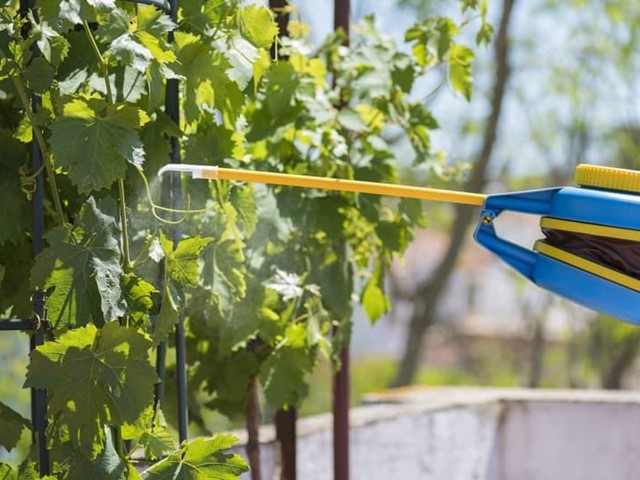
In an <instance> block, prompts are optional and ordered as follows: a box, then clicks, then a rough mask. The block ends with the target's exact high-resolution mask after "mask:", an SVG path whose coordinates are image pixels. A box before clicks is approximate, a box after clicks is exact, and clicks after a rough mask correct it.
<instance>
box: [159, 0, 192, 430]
mask: <svg viewBox="0 0 640 480" xmlns="http://www.w3.org/2000/svg"><path fill="white" fill-rule="evenodd" d="M169 4H170V7H171V10H170V15H171V19H172V20H173V21H174V22H177V21H178V0H170V1H169ZM169 41H170V42H173V41H174V35H173V32H169ZM165 100H166V101H165V111H166V113H167V115H168V116H169V117H170V118H171V119H172V120H173V121H174V122H175V123H176V125H180V84H179V83H178V80H177V79H169V80H167V90H166V99H165ZM170 141H171V163H180V142H179V139H178V138H177V137H171V139H170ZM167 180H168V181H167V182H165V183H164V184H163V188H167V189H169V190H170V192H171V193H170V196H171V200H170V202H171V205H172V206H174V207H177V206H178V204H179V202H180V197H181V187H180V179H179V177H177V176H172V177H169V178H168V179H167ZM180 236H181V231H180V228H179V226H176V227H175V228H174V230H173V243H174V247H175V246H176V245H177V244H178V242H179V241H180ZM175 344H176V381H177V389H178V435H179V438H180V441H181V442H182V441H184V440H186V439H187V438H188V426H189V411H188V404H187V359H186V350H187V347H186V342H185V332H184V314H182V313H181V314H180V317H179V320H178V324H177V325H176V332H175Z"/></svg>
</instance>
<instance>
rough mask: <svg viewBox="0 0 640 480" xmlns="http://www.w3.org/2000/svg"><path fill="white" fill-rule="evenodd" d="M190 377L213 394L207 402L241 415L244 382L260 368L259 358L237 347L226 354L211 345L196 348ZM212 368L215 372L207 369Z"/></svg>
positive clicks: (215, 407) (245, 392) (249, 380)
mask: <svg viewBox="0 0 640 480" xmlns="http://www.w3.org/2000/svg"><path fill="white" fill-rule="evenodd" d="M196 355H198V359H199V360H200V362H198V363H197V364H196V365H197V366H196V368H195V369H194V370H195V371H194V376H193V381H194V383H195V384H202V385H203V388H204V389H205V390H206V391H207V392H208V393H210V394H215V397H214V398H213V400H211V401H210V402H209V403H208V404H207V406H208V407H210V408H212V409H215V410H217V411H219V412H221V413H222V414H223V415H227V416H228V417H231V418H237V417H240V416H242V415H244V412H245V409H246V405H247V398H248V393H247V392H248V386H249V383H250V382H251V379H252V378H255V376H256V375H257V374H258V372H259V371H260V360H259V359H258V358H257V357H256V355H254V354H253V353H252V352H249V351H248V350H247V349H244V348H241V349H238V350H235V351H233V352H231V353H229V354H227V355H219V354H218V353H217V352H216V351H215V350H214V349H213V348H210V349H209V350H208V351H207V352H198V353H196ZM212 371H215V372H216V374H215V375H211V372H212Z"/></svg>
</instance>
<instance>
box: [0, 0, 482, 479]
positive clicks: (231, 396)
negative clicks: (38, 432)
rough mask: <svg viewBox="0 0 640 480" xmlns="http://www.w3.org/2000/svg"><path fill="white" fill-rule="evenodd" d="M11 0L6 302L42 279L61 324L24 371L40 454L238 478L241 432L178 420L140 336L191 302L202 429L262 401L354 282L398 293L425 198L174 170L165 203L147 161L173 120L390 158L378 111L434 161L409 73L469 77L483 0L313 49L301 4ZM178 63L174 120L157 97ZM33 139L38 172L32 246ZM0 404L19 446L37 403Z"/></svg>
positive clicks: (284, 152)
mask: <svg viewBox="0 0 640 480" xmlns="http://www.w3.org/2000/svg"><path fill="white" fill-rule="evenodd" d="M16 3H17V2H13V1H8V2H4V3H3V5H4V6H2V8H1V10H0V93H1V95H0V109H1V110H2V115H1V116H0V142H1V143H2V145H3V155H1V156H0V204H1V205H4V206H8V205H10V206H11V208H3V209H1V210H0V247H1V248H0V312H5V313H4V314H3V315H4V316H5V317H21V318H28V317H30V316H31V314H32V306H31V304H30V301H29V298H30V296H31V292H32V291H34V290H36V289H42V290H45V291H46V292H47V300H46V308H47V312H48V318H49V320H50V321H51V324H52V331H51V332H50V338H48V341H47V342H46V343H45V344H44V345H42V346H40V347H38V348H37V349H36V350H35V351H34V352H33V353H32V355H31V358H30V364H29V368H28V373H27V376H26V379H25V384H24V386H25V387H30V388H41V389H47V391H48V394H49V405H48V421H49V424H48V430H47V438H48V442H49V444H48V445H47V446H48V448H49V449H50V450H51V455H52V460H53V467H52V472H53V477H52V478H105V479H106V478H109V479H119V478H127V479H134V478H149V479H163V478H196V476H197V478H229V479H231V478H237V476H239V475H240V474H241V473H243V472H244V471H246V470H247V465H246V463H245V462H244V460H242V458H241V457H239V456H238V455H236V454H232V453H229V452H228V449H229V448H230V447H232V446H233V444H234V442H235V440H234V438H233V437H231V436H228V435H218V436H215V437H213V438H210V439H204V438H198V439H195V440H193V441H190V442H185V443H183V444H182V445H177V444H176V442H175V440H174V439H173V436H172V431H173V430H172V428H173V426H174V418H173V414H172V411H171V410H172V409H171V408H170V401H169V399H167V398H164V399H160V402H159V403H156V402H154V385H155V384H156V382H158V381H159V379H158V378H157V376H156V373H155V369H154V367H153V363H152V361H151V360H150V358H151V354H152V352H153V351H154V349H155V348H156V347H157V346H158V345H159V344H160V343H162V342H169V344H170V342H171V336H170V333H172V332H173V330H174V327H175V325H176V324H177V323H178V320H179V318H180V315H181V314H184V318H185V328H186V332H187V344H188V354H187V364H188V372H189V399H190V402H189V404H190V406H191V407H192V408H193V409H194V411H193V412H192V413H193V414H192V416H191V418H192V421H193V422H194V423H195V424H197V425H198V426H199V427H200V431H204V432H207V431H208V429H207V424H206V422H205V420H204V419H203V416H202V415H200V413H199V410H200V409H215V410H218V411H220V412H222V413H224V414H225V415H228V416H232V417H233V416H238V415H243V414H244V411H245V407H246V403H247V398H248V392H249V386H250V385H251V384H252V382H254V380H255V379H258V380H259V382H260V384H261V386H262V389H263V391H264V395H265V398H266V400H267V402H268V403H269V404H270V405H271V406H273V407H274V408H282V407H295V406H297V405H298V404H299V403H300V401H301V400H302V399H303V398H304V396H305V392H306V387H305V383H304V378H305V375H306V373H307V372H310V371H311V370H312V369H313V368H314V366H315V364H316V362H317V361H318V358H319V356H320V355H324V356H326V357H330V358H335V356H336V353H337V352H338V351H339V350H340V348H341V347H342V346H343V345H344V344H345V342H348V337H349V331H350V328H349V321H350V312H351V304H352V301H353V299H354V296H355V297H357V298H359V301H360V303H361V304H362V305H363V307H364V309H365V311H366V312H367V314H368V315H369V317H370V319H371V320H372V321H375V320H376V319H378V318H379V317H380V316H382V315H383V314H384V313H385V312H386V311H387V310H388V309H389V301H388V299H387V297H386V296H385V293H384V276H385V270H386V269H387V268H388V267H389V264H390V261H391V260H392V258H393V257H394V256H395V255H397V254H399V253H401V252H402V251H403V250H404V249H405V248H406V246H407V244H408V242H409V241H410V239H411V236H412V232H413V230H414V229H415V228H416V227H417V226H421V225H424V218H423V216H422V212H421V208H420V204H419V203H418V202H417V201H411V200H401V201H399V202H392V201H388V200H385V199H381V198H374V197H370V196H365V195H356V194H349V193H335V192H321V191H306V190H301V189H291V188H284V187H280V188H270V187H266V186H263V185H247V184H240V183H233V182H210V183H207V182H202V181H201V182H192V181H190V180H187V179H182V180H181V188H182V189H183V190H184V191H185V192H188V195H185V196H184V197H185V199H186V200H185V201H184V202H183V205H178V206H177V208H176V209H172V208H169V205H168V203H167V202H166V200H167V199H166V198H162V197H161V195H160V192H159V188H158V182H156V181H155V180H154V179H155V178H156V174H157V172H158V170H159V168H161V167H162V166H163V165H165V164H166V163H167V162H168V161H169V154H170V151H171V139H172V138H178V139H179V141H180V148H181V154H182V158H185V159H186V160H187V161H188V162H189V163H203V164H209V165H221V166H230V167H240V168H248V169H260V170H272V171H280V172H289V173H297V174H310V175H320V176H330V177H341V178H351V179H359V180H368V181H380V182H397V181H398V178H399V173H398V165H397V158H396V154H395V153H394V150H393V149H392V148H391V145H390V143H389V139H388V132H389V131H390V130H393V131H396V132H400V133H401V134H402V136H403V137H404V138H406V139H407V141H408V143H409V145H410V146H411V148H412V151H413V152H414V158H413V160H412V162H411V163H412V165H413V166H419V165H421V164H424V165H433V164H435V162H436V160H435V157H434V156H433V155H432V153H431V148H430V141H429V133H430V131H431V130H433V129H435V128H437V127H438V123H437V121H436V119H435V118H434V116H433V115H432V113H431V111H430V110H429V109H428V108H427V107H426V106H425V105H424V103H423V102H421V101H420V100H417V99H415V98H414V97H413V96H412V91H413V87H414V85H415V84H416V82H418V81H419V80H420V79H421V78H422V77H424V76H438V75H444V76H445V78H446V79H448V81H449V83H450V85H451V87H452V88H453V90H454V91H456V92H458V93H459V94H460V95H461V96H463V97H466V98H468V97H469V96H470V95H471V91H472V70H471V65H472V60H473V50H472V49H471V48H470V47H469V46H467V45H465V44H464V43H463V42H461V41H459V34H460V31H461V29H462V28H463V27H464V26H465V25H467V24H468V23H469V20H470V17H471V15H476V14H477V15H478V16H479V17H480V21H479V22H478V23H479V25H480V26H479V28H478V39H477V41H478V42H479V43H482V42H486V41H487V40H488V37H489V36H490V34H491V31H490V27H489V26H488V24H487V23H486V19H485V16H486V7H485V5H484V3H483V2H477V1H469V0H465V1H461V2H460V5H461V14H460V18H459V19H458V20H457V21H454V20H452V19H449V18H444V17H434V18H429V19H426V20H424V21H422V22H420V23H418V24H416V25H415V26H413V27H412V28H411V29H410V30H409V31H408V32H407V34H406V42H407V44H408V46H409V48H400V47H399V46H398V45H396V43H395V42H394V41H392V40H391V39H389V38H388V37H386V36H384V35H382V34H381V33H380V32H379V31H378V30H377V29H376V27H375V22H374V19H373V18H367V19H365V20H364V21H363V22H362V23H360V24H359V26H358V28H357V31H356V32H355V34H354V37H353V38H352V41H351V46H350V47H348V48H347V47H345V46H343V37H342V36H341V35H342V34H341V33H340V32H336V33H335V34H332V35H330V36H329V37H328V38H327V39H325V41H324V42H323V43H322V44H321V45H320V46H319V47H318V48H315V49H314V48H313V47H312V46H311V45H310V44H309V40H308V38H307V29H306V28H305V27H304V25H303V24H302V23H301V22H300V21H299V19H296V20H294V21H293V22H292V24H291V25H290V29H289V32H287V33H288V35H287V36H284V37H282V38H279V37H278V27H277V25H276V23H275V22H274V18H273V14H272V12H271V11H270V10H269V9H268V8H266V7H264V6H261V5H257V4H252V3H250V2H245V1H240V0H231V1H225V2H220V1H214V0H205V1H203V2H193V1H181V2H179V15H178V22H177V23H174V22H173V21H172V20H171V18H170V17H169V16H167V15H166V14H165V13H163V11H162V10H159V9H157V8H156V6H154V5H141V4H135V3H132V2H119V1H118V2H117V1H115V0H65V1H59V0H38V2H37V8H36V10H34V11H33V12H31V13H30V14H29V15H28V16H27V17H26V18H25V17H22V16H20V15H19V12H18V10H17V5H16ZM147 3H153V2H147ZM170 32H171V33H172V36H173V41H172V42H169V40H168V38H169V34H170ZM274 42H275V43H276V46H275V48H276V50H277V53H278V55H277V57H278V59H277V60H272V59H271V56H270V53H269V52H270V50H271V48H272V46H273V45H274ZM169 79H178V80H179V82H180V86H181V95H180V96H181V99H182V101H181V108H180V118H181V122H180V124H179V125H176V124H175V123H174V122H173V121H172V120H171V118H170V117H169V116H168V115H167V113H165V111H164V109H163V107H164V105H163V102H164V95H165V88H166V84H167V80H169ZM31 95H38V96H39V98H40V99H41V102H40V103H39V105H38V108H37V109H34V108H33V106H32V103H31V102H30V100H29V98H30V96H31ZM31 141H35V142H36V143H37V145H38V146H39V148H40V150H41V152H42V156H43V160H44V163H43V169H44V174H45V177H46V179H47V187H46V188H47V189H46V198H47V203H46V211H45V214H46V216H45V222H46V235H45V239H46V248H45V250H44V251H43V252H42V253H41V254H40V255H38V256H37V257H36V258H35V259H33V258H32V257H31V242H32V233H31V231H30V222H31V218H30V215H31V213H30V209H29V201H30V196H31V195H32V193H33V188H35V187H34V183H33V181H34V178H35V176H36V175H37V174H38V173H40V172H32V171H29V169H28V167H27V165H28V164H29V143H30V142H31ZM172 215H178V218H177V219H176V218H173V217H172ZM176 222H179V223H180V227H181V228H180V231H181V236H180V238H179V239H178V241H177V242H175V243H174V241H173V240H172V238H171V232H170V229H171V227H172V224H174V223H176ZM334 326H340V327H341V328H339V329H338V332H340V334H339V335H337V336H332V335H331V331H332V327H334ZM165 415H166V420H165ZM0 417H1V420H2V422H4V423H3V425H4V424H6V426H7V428H5V429H2V431H0V444H1V445H2V446H3V447H5V448H6V449H11V448H13V447H14V446H15V444H16V442H17V438H19V435H20V432H21V431H22V430H23V429H24V428H29V424H28V422H27V421H26V420H24V419H23V418H22V417H21V416H20V415H19V414H17V413H16V412H14V411H13V410H11V409H10V408H9V407H7V406H6V405H3V404H1V403H0ZM16 436H17V438H16ZM212 458H213V459H215V461H211V459H212ZM33 469H34V464H33V463H32V461H31V460H30V459H29V458H28V459H26V460H25V461H24V462H23V463H22V464H21V465H20V466H19V467H17V468H14V467H12V466H9V465H8V464H2V465H1V466H0V472H2V473H4V474H5V477H6V478H25V476H26V475H30V474H31V473H29V472H32V471H34V470H33Z"/></svg>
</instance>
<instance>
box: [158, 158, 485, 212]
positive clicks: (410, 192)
mask: <svg viewBox="0 0 640 480" xmlns="http://www.w3.org/2000/svg"><path fill="white" fill-rule="evenodd" d="M165 172H183V173H191V174H192V176H193V178H202V179H207V180H238V181H244V182H254V183H268V184H271V185H284V186H289V187H305V188H317V189H322V190H338V191H342V192H356V193H370V194H373V195H388V196H392V197H405V198H417V199H420V200H432V201H436V202H449V203H461V204H465V205H478V206H479V205H482V204H483V203H484V200H485V198H486V195H482V194H480V193H468V192H456V191H451V190H443V189H438V188H422V187H410V186H405V185H394V184H391V183H376V182H362V181H358V180H343V179H340V178H326V177H314V176H309V175H294V174H289V173H272V172H259V171H254V170H242V169H237V168H222V167H211V166H206V165H187V164H169V165H165V166H164V167H162V168H161V169H160V171H159V172H158V175H162V174H163V173H165Z"/></svg>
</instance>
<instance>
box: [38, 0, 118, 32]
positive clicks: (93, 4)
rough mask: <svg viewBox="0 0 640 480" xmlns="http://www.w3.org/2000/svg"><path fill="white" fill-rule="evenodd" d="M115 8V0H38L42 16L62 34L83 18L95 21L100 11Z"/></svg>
mask: <svg viewBox="0 0 640 480" xmlns="http://www.w3.org/2000/svg"><path fill="white" fill-rule="evenodd" d="M115 8H116V3H115V0H38V9H39V10H40V16H41V18H42V19H43V20H44V21H46V22H47V23H48V24H49V25H51V27H52V28H53V29H54V30H56V31H57V32H59V33H62V34H65V33H67V32H68V31H69V30H70V29H72V28H73V27H74V26H75V25H79V24H82V21H83V20H87V21H88V22H95V21H96V20H97V14H98V13H100V12H105V13H106V12H109V11H110V10H113V9H115Z"/></svg>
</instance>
